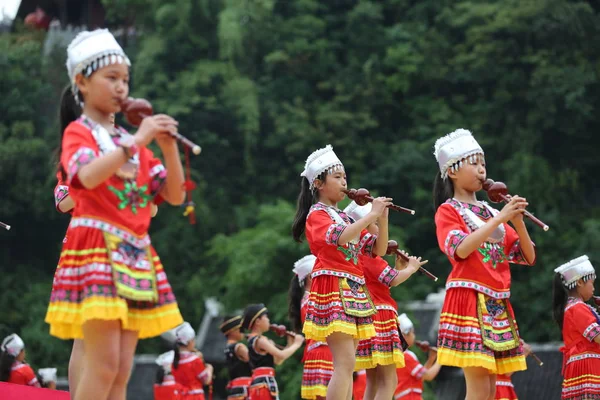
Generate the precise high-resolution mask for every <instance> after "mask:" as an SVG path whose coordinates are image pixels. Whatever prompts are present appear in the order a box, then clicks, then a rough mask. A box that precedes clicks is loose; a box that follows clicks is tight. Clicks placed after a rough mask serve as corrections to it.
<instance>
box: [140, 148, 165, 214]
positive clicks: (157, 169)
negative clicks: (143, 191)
mask: <svg viewBox="0 0 600 400" xmlns="http://www.w3.org/2000/svg"><path fill="white" fill-rule="evenodd" d="M145 151H147V152H148V153H149V159H150V165H149V169H148V170H149V171H150V194H151V195H152V196H153V197H154V200H153V201H154V204H156V205H159V204H160V203H162V202H163V201H164V199H163V198H162V196H161V195H160V191H161V190H162V188H163V186H164V185H165V181H166V180H167V169H166V168H165V166H164V165H163V163H162V161H161V160H160V159H159V158H156V157H154V154H153V153H152V150H150V149H145Z"/></svg>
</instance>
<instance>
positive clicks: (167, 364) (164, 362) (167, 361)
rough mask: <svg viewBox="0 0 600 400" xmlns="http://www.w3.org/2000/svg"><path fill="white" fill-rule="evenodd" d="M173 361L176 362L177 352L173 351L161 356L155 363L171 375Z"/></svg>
mask: <svg viewBox="0 0 600 400" xmlns="http://www.w3.org/2000/svg"><path fill="white" fill-rule="evenodd" d="M173 360H175V352H174V351H173V350H171V351H167V352H166V353H162V354H161V355H160V356H158V358H157V359H156V361H155V362H156V364H158V365H160V366H161V367H162V369H163V370H164V371H165V373H166V374H170V373H171V365H173Z"/></svg>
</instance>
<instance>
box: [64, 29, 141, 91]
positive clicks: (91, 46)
mask: <svg viewBox="0 0 600 400" xmlns="http://www.w3.org/2000/svg"><path fill="white" fill-rule="evenodd" d="M122 63H126V64H127V65H131V62H130V61H129V58H127V55H125V52H124V51H123V49H122V48H121V46H120V45H119V43H117V40H116V39H115V37H114V36H113V35H112V34H111V33H110V32H109V31H108V29H96V30H95V31H91V32H90V31H83V32H80V33H79V34H78V35H77V36H75V39H73V40H72V41H71V44H69V47H68V48H67V72H68V73H69V82H71V90H72V91H73V94H77V85H75V77H76V76H77V74H83V75H85V76H90V75H91V74H92V73H93V72H94V71H96V70H97V69H100V68H102V67H105V66H107V65H112V64H122Z"/></svg>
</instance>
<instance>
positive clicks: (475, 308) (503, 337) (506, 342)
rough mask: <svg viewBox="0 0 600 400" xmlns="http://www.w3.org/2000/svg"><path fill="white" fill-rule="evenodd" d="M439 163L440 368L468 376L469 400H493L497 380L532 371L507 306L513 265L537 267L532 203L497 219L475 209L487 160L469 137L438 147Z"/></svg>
mask: <svg viewBox="0 0 600 400" xmlns="http://www.w3.org/2000/svg"><path fill="white" fill-rule="evenodd" d="M435 157H436V159H437V162H438V165H439V172H438V174H437V176H436V179H435V184H434V188H433V194H434V196H433V197H434V205H435V209H436V214H435V224H436V234H437V239H438V244H439V247H440V249H441V250H442V252H444V253H445V254H446V255H447V257H448V259H449V260H450V263H451V264H452V272H451V273H450V275H449V276H448V280H447V282H446V289H447V293H446V297H445V300H444V305H443V307H442V313H441V317H440V329H439V336H438V362H439V363H440V364H441V365H450V366H455V367H460V368H462V369H463V372H464V374H465V380H466V385H467V397H466V400H482V399H488V400H492V399H494V393H495V391H496V382H495V381H496V374H505V373H508V372H513V371H521V370H524V369H526V368H527V366H526V364H525V357H524V356H523V350H522V348H521V346H520V343H519V333H518V331H517V324H516V321H515V316H514V312H513V309H512V306H511V304H510V301H509V297H510V269H509V264H508V263H509V262H511V263H518V264H526V265H533V263H534V262H535V249H534V246H533V243H532V241H531V239H530V238H529V234H528V233H527V228H526V227H525V223H524V222H523V212H524V211H525V207H526V206H527V204H528V203H527V201H526V200H525V199H524V198H522V197H519V196H513V197H512V198H511V200H510V202H509V203H508V204H506V205H505V206H504V208H503V209H502V211H500V212H498V211H497V210H494V209H492V208H491V207H490V206H488V205H487V204H486V203H484V202H479V201H477V197H476V193H477V192H478V191H479V190H481V189H482V182H483V181H484V180H485V178H486V170H485V160H484V155H483V150H482V149H481V146H479V144H478V143H477V141H476V140H475V139H474V138H473V136H472V135H471V132H469V131H467V130H465V129H458V130H456V131H454V132H452V133H450V134H448V135H446V136H444V137H442V138H440V139H438V140H437V141H436V143H435ZM508 221H511V223H512V225H513V226H514V229H513V228H512V227H510V226H509V225H508V224H507V223H506V222H508Z"/></svg>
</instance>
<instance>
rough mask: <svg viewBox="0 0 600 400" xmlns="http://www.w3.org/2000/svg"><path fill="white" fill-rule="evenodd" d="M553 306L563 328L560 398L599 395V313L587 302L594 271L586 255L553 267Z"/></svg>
mask: <svg viewBox="0 0 600 400" xmlns="http://www.w3.org/2000/svg"><path fill="white" fill-rule="evenodd" d="M554 272H556V274H555V276H554V293H553V301H552V310H553V313H554V319H555V321H556V323H557V324H558V326H559V327H560V329H561V331H562V337H563V341H564V342H565V345H564V346H563V347H561V349H560V351H561V352H562V353H563V369H562V375H563V384H562V399H563V400H588V399H600V314H598V311H597V310H596V309H594V308H593V307H591V306H590V305H588V304H586V301H589V300H590V299H591V298H592V296H593V295H594V281H595V280H596V271H595V270H594V266H593V265H592V263H591V262H590V260H589V259H588V257H587V256H581V257H579V258H576V259H574V260H571V261H569V262H568V263H566V264H563V265H561V266H560V267H558V268H556V269H555V270H554Z"/></svg>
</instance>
